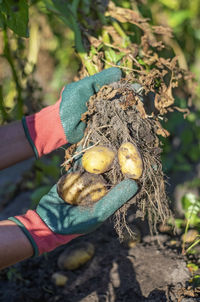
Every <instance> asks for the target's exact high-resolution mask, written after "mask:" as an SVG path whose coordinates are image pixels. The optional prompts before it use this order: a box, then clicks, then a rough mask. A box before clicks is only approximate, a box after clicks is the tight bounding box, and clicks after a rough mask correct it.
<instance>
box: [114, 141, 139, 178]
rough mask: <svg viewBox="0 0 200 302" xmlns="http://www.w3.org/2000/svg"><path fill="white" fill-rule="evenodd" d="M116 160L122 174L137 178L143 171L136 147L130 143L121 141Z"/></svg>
mask: <svg viewBox="0 0 200 302" xmlns="http://www.w3.org/2000/svg"><path fill="white" fill-rule="evenodd" d="M118 161H119V165H120V168H121V171H122V173H123V174H124V176H126V177H128V178H132V179H139V178H140V177H141V175H142V172H143V162H142V158H141V155H140V153H139V151H138V149H137V148H136V147H135V146H134V145H133V144H132V143H123V144H122V145H121V146H120V148H119V150H118Z"/></svg>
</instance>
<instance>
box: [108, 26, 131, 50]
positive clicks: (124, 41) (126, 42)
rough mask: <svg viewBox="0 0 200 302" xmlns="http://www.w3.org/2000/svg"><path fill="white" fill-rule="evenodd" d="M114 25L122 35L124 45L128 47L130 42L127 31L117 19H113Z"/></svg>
mask: <svg viewBox="0 0 200 302" xmlns="http://www.w3.org/2000/svg"><path fill="white" fill-rule="evenodd" d="M112 26H113V27H114V29H115V30H116V32H117V33H118V34H119V35H120V37H122V38H123V47H125V48H126V47H127V46H128V45H129V44H130V39H129V37H128V36H127V35H126V33H125V32H124V31H123V29H122V28H121V26H120V25H119V23H118V22H117V21H112Z"/></svg>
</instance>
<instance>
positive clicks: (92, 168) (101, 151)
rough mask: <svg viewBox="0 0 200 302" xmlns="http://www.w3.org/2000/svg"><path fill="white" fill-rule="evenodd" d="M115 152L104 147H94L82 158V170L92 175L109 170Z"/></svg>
mask: <svg viewBox="0 0 200 302" xmlns="http://www.w3.org/2000/svg"><path fill="white" fill-rule="evenodd" d="M114 158H115V152H114V151H113V150H112V149H110V148H108V147H104V146H95V147H93V148H91V149H89V150H87V151H86V152H85V153H84V155H83V157H82V166H83V168H84V169H85V170H86V171H87V172H89V173H93V174H101V173H104V172H106V171H108V170H109V169H110V168H111V165H112V163H113V160H114Z"/></svg>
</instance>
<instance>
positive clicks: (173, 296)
mask: <svg viewBox="0 0 200 302" xmlns="http://www.w3.org/2000/svg"><path fill="white" fill-rule="evenodd" d="M30 165H31V163H30ZM28 166H29V162H28V163H27V162H26V166H25V168H23V169H25V170H26V169H27V168H28ZM13 169H15V170H16V169H17V171H18V172H19V170H20V169H22V168H21V166H19V165H18V166H17V168H11V170H9V171H8V172H5V171H2V172H3V173H2V172H1V174H0V178H1V179H5V177H6V175H7V174H8V173H11V171H12V173H11V174H13V173H14V171H15V170H13ZM23 169H22V170H23ZM23 171H24V170H23ZM11 174H10V175H11ZM6 181H7V180H6ZM1 185H3V184H2V183H1ZM23 198H24V200H27V208H28V207H29V202H28V192H25V193H23V192H21V193H18V199H17V198H15V199H14V200H13V207H11V204H12V203H11V204H9V205H7V206H5V207H4V209H3V210H2V211H1V219H3V218H4V217H5V216H6V215H8V216H9V215H14V213H12V211H14V212H15V211H16V205H17V210H19V208H20V201H19V200H22V199H23ZM21 206H22V211H25V210H26V209H25V208H26V206H25V201H24V202H22V204H21ZM130 220H131V218H130ZM131 223H132V222H131ZM133 223H134V224H136V225H137V227H138V228H139V230H140V232H141V235H142V238H141V242H140V243H137V244H136V245H135V246H134V247H131V248H130V247H128V245H127V244H126V243H120V242H119V240H118V237H117V234H116V232H115V230H114V228H113V222H112V221H111V220H109V221H107V222H106V223H104V224H103V225H102V226H101V227H100V228H99V229H98V230H96V231H95V232H93V233H91V234H88V235H86V236H83V237H81V238H77V239H75V240H74V241H72V242H71V243H69V244H68V245H66V246H62V247H59V248H57V249H56V250H55V251H53V252H51V253H48V254H45V255H43V256H40V257H37V258H32V259H29V260H26V261H23V262H21V263H18V264H16V265H14V266H12V267H10V268H7V269H5V270H3V271H1V272H0V301H2V302H8V301H9V302H18V301H20V302H21V301H23V302H30V301H43V302H47V301H48V302H56V301H67V302H72V301H73V302H76V301H77V302H78V301H81V302H97V301H98V302H103V301H106V302H121V301H125V302H129V301H130V302H132V301H134V302H143V301H151V302H157V301H158V302H164V301H172V302H192V301H200V292H199V291H198V288H196V289H195V290H193V289H192V288H191V287H190V283H189V280H190V279H191V273H190V272H189V270H188V268H187V266H186V265H187V262H188V257H185V256H182V255H181V246H180V244H181V243H180V236H178V235H172V234H170V235H169V234H164V233H160V234H159V235H158V236H157V237H156V236H153V237H151V236H150V235H149V233H148V228H147V226H146V223H145V222H139V221H133ZM85 241H86V242H91V243H92V244H93V245H94V246H95V254H94V256H93V258H92V259H91V260H90V261H89V262H88V263H87V264H85V265H84V266H82V267H81V268H79V269H77V270H75V271H62V272H63V273H64V274H65V275H66V276H67V277H68V281H67V283H66V285H65V286H64V287H57V286H55V285H54V283H53V282H52V279H51V276H52V274H53V273H54V272H59V271H60V269H59V267H58V265H57V259H58V257H59V255H60V253H61V252H62V251H64V250H65V249H68V248H69V247H70V246H72V245H74V244H76V242H80V243H81V242H85ZM190 257H191V259H192V260H193V261H197V259H196V258H195V256H190Z"/></svg>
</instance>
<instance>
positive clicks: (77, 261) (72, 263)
mask: <svg viewBox="0 0 200 302" xmlns="http://www.w3.org/2000/svg"><path fill="white" fill-rule="evenodd" d="M94 251H95V248H94V245H93V244H92V243H89V242H84V243H74V245H72V246H70V247H69V248H67V249H66V250H65V251H64V252H63V253H62V254H61V255H60V256H59V258H58V267H59V268H60V269H62V270H64V269H67V270H75V269H78V268H79V267H80V266H82V265H84V264H85V263H87V262H88V261H89V260H90V259H91V258H92V257H93V255H94Z"/></svg>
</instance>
